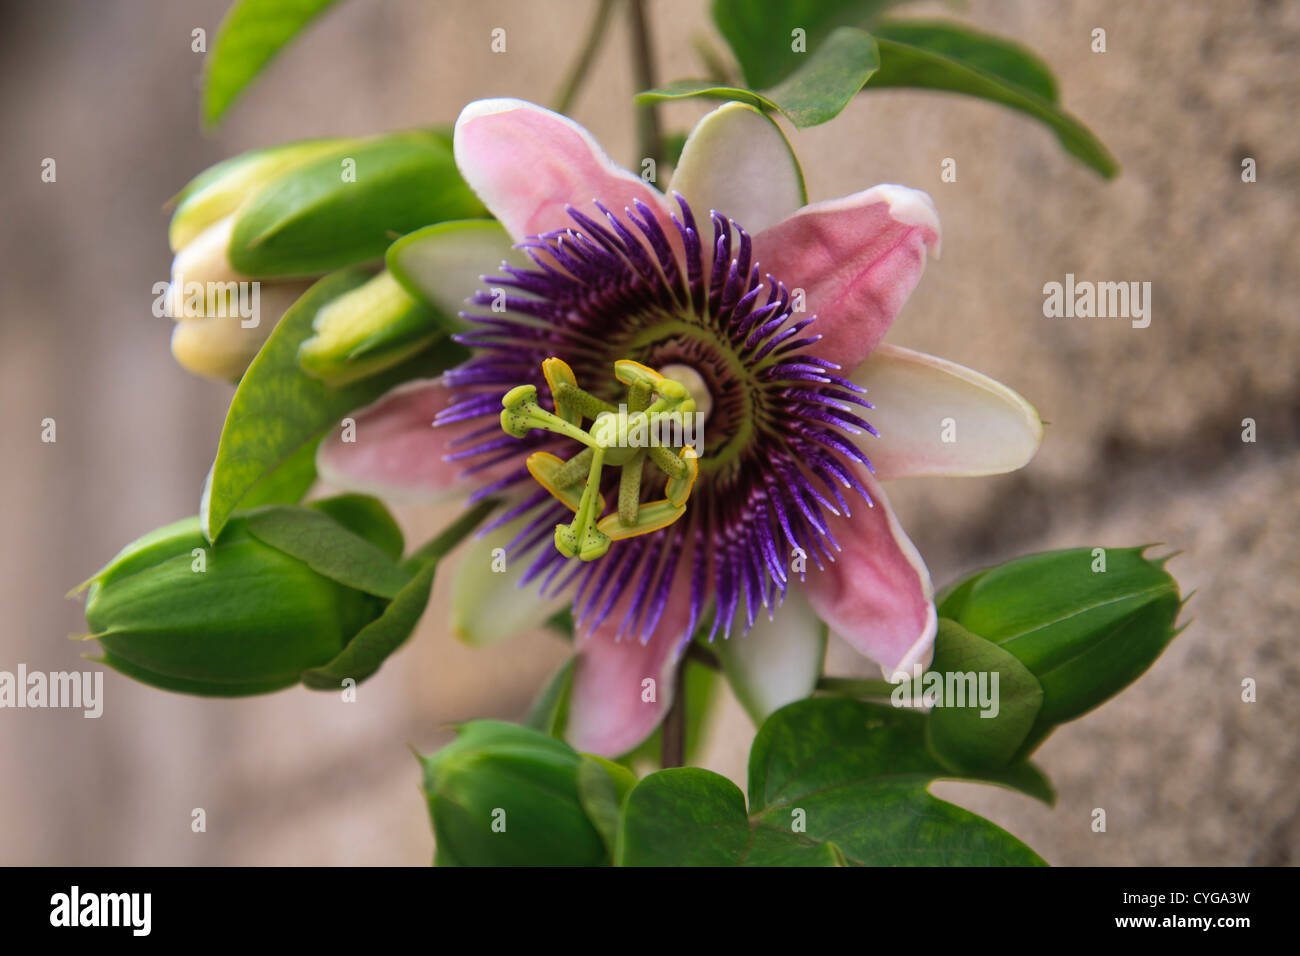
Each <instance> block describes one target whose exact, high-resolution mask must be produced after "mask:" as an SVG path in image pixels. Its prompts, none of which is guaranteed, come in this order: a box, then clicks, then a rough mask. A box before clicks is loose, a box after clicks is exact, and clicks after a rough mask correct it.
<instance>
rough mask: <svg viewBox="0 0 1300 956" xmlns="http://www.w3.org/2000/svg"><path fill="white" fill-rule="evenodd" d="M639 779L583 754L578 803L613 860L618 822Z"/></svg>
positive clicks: (603, 759) (621, 768)
mask: <svg viewBox="0 0 1300 956" xmlns="http://www.w3.org/2000/svg"><path fill="white" fill-rule="evenodd" d="M635 786H636V775H635V774H633V773H632V771H630V770H628V769H627V768H626V767H624V766H622V765H621V764H616V763H614V762H613V761H612V760H606V759H605V758H604V757H597V756H594V755H593V754H583V755H582V762H581V763H580V764H579V765H578V802H579V803H581V804H582V809H583V810H584V811H585V812H586V814H587V818H588V819H589V820H591V823H592V826H594V827H595V828H596V830H597V832H599V833H600V838H601V840H603V841H604V842H605V849H607V850H608V851H609V853H610V856H611V857H612V856H613V854H614V845H615V843H616V842H617V839H618V820H619V814H620V813H621V812H622V809H623V804H625V803H626V802H627V795H628V794H629V793H631V792H632V788H633V787H635Z"/></svg>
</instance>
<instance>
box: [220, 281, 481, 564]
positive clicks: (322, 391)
mask: <svg viewBox="0 0 1300 956" xmlns="http://www.w3.org/2000/svg"><path fill="white" fill-rule="evenodd" d="M366 278H367V276H366V273H365V272H363V271H361V270H359V269H355V270H350V271H346V272H340V273H336V274H334V275H331V276H327V277H326V278H324V279H322V280H321V281H320V282H317V283H316V284H315V285H314V286H312V287H311V288H310V289H308V290H307V292H306V293H305V294H304V295H303V297H302V298H301V299H299V300H298V301H297V302H296V303H294V304H293V305H292V306H291V307H290V308H289V310H288V311H287V312H286V313H285V314H284V317H283V318H282V319H281V320H280V322H279V324H278V325H277V326H276V327H275V330H274V331H273V332H272V333H271V336H270V338H268V339H267V341H266V344H265V345H263V346H262V350H261V351H260V352H259V353H258V354H257V357H256V358H254V359H253V362H252V364H251V365H250V366H249V367H248V371H247V372H245V373H244V377H243V379H242V380H241V381H240V383H239V387H238V388H237V389H236V391H235V395H234V398H233V399H231V402H230V410H229V412H227V414H226V424H225V427H224V428H223V429H222V432H221V441H220V444H219V445H218V446H217V455H216V461H215V462H214V463H213V465H212V471H211V472H210V473H209V475H208V482H207V485H206V487H205V488H204V491H203V500H202V504H201V505H200V510H199V513H200V517H201V520H202V524H203V529H204V533H205V534H206V535H207V536H208V539H209V540H215V539H216V537H217V535H219V534H220V533H221V529H222V528H223V527H224V526H225V524H226V520H227V519H228V518H229V517H230V513H231V512H232V511H234V509H235V507H236V506H237V505H238V504H239V502H240V501H242V500H243V499H244V498H245V497H246V496H247V495H248V494H249V492H250V491H253V490H254V489H255V488H256V487H257V486H258V485H259V484H260V483H261V482H263V481H265V480H267V479H268V478H269V477H270V476H271V475H273V474H275V473H276V471H277V470H278V469H279V468H281V467H282V466H284V465H285V464H286V462H290V461H293V460H294V455H295V454H297V453H299V452H301V450H302V448H303V446H304V445H314V444H315V443H316V442H318V441H319V440H320V438H321V436H323V435H324V434H325V433H326V432H327V431H329V430H330V429H331V428H333V427H334V426H335V425H336V424H337V423H338V421H339V420H340V419H341V418H342V417H343V416H344V415H346V414H347V413H348V412H351V411H353V410H355V409H357V408H359V407H361V406H362V405H366V404H368V403H369V402H372V401H374V400H375V399H376V398H378V397H379V396H380V395H382V394H383V393H384V392H386V391H387V390H388V389H389V388H391V387H392V386H394V385H396V384H398V383H400V382H404V381H407V380H409V379H412V378H420V377H424V376H430V375H434V374H436V373H438V372H440V371H442V370H443V369H445V368H446V367H447V366H449V365H451V364H454V363H455V362H456V361H457V360H459V357H460V355H461V354H462V352H461V350H460V347H459V346H454V345H450V344H449V343H443V342H440V343H438V344H436V345H435V346H433V347H432V348H431V349H430V350H429V351H427V352H424V353H421V354H420V355H418V356H415V357H414V358H412V359H409V360H408V361H406V362H404V363H403V364H402V365H400V366H398V367H397V368H394V369H391V370H389V371H387V372H385V373H383V374H382V375H378V376H376V377H374V378H370V379H365V380H364V381H361V382H357V383H355V384H353V385H349V386H347V387H346V388H339V389H331V388H329V387H328V386H326V385H325V384H324V383H322V382H320V381H318V380H317V379H314V378H312V377H311V376H309V375H306V374H305V373H304V372H303V371H302V370H301V369H300V368H299V367H298V346H299V345H300V344H301V343H302V341H303V339H305V338H307V337H308V336H309V335H311V334H312V327H311V323H312V318H313V317H314V316H315V315H316V310H317V309H319V308H320V307H321V306H322V305H323V304H325V303H326V302H329V301H331V300H332V299H333V298H334V297H335V296H337V295H339V294H341V293H343V292H345V291H347V290H348V289H353V288H356V287H357V286H358V285H360V284H361V283H362V282H364V281H365V280H366Z"/></svg>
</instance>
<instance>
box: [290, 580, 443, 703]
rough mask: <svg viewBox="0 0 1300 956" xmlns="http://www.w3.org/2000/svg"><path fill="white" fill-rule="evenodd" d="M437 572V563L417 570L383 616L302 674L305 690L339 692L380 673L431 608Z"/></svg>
mask: <svg viewBox="0 0 1300 956" xmlns="http://www.w3.org/2000/svg"><path fill="white" fill-rule="evenodd" d="M437 569H438V564H437V562H436V561H430V562H429V563H428V564H426V565H424V566H423V567H422V568H421V569H420V570H418V571H417V572H416V573H415V576H414V577H412V578H411V579H410V581H409V582H408V583H407V584H406V586H405V587H403V588H402V590H401V591H399V592H398V593H397V597H395V598H393V601H392V603H391V604H389V605H388V607H386V608H385V609H384V613H383V614H381V615H379V617H377V618H375V620H373V621H371V622H370V623H369V624H367V625H366V626H365V627H363V628H362V629H361V630H360V631H358V632H357V636H356V637H354V638H352V640H351V641H349V642H348V644H347V646H346V647H344V648H343V650H342V651H341V652H340V653H339V655H338V656H337V657H335V658H334V659H333V660H332V661H330V662H329V663H328V664H325V665H323V666H322V667H313V668H312V669H311V670H306V671H303V672H302V683H303V686H305V687H309V688H311V689H312V690H338V689H339V688H340V687H341V686H342V685H343V681H344V680H345V679H347V678H349V677H350V678H352V679H353V680H354V681H356V682H357V683H358V684H360V683H361V682H362V681H363V680H365V679H366V678H367V677H369V676H370V675H372V674H373V673H375V671H377V670H379V667H380V665H382V664H383V663H384V661H386V660H387V659H388V658H389V656H390V655H392V653H393V652H394V651H396V650H397V649H398V648H399V647H401V646H402V644H403V643H404V642H405V641H406V639H407V638H408V637H410V636H411V632H412V631H413V630H415V625H416V624H418V623H419V622H420V616H421V615H422V614H424V609H425V607H427V606H428V604H429V592H430V591H431V590H432V588H433V574H434V572H435V571H436V570H437Z"/></svg>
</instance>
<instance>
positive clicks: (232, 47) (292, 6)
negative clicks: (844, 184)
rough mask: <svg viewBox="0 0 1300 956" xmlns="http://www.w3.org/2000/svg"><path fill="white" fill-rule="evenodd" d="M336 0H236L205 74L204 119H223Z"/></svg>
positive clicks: (218, 32) (213, 44)
mask: <svg viewBox="0 0 1300 956" xmlns="http://www.w3.org/2000/svg"><path fill="white" fill-rule="evenodd" d="M334 2H335V0H237V2H236V3H235V4H234V6H232V7H231V8H230V11H229V12H228V13H227V14H226V16H225V19H223V20H222V21H221V26H220V28H219V29H218V30H217V35H216V38H215V39H214V40H213V43H212V52H211V53H209V54H208V59H207V63H206V66H205V70H204V78H203V122H204V123H206V124H207V125H209V126H212V125H215V124H216V123H217V122H219V121H220V120H221V118H222V116H223V115H225V112H226V110H228V109H229V108H230V105H231V104H232V103H233V102H234V101H235V99H236V98H238V96H239V95H240V94H241V93H242V92H243V91H244V88H245V87H247V86H248V84H249V83H251V82H252V81H253V79H254V78H255V77H256V76H257V74H258V73H260V72H261V71H262V69H263V68H264V67H265V66H266V64H267V63H269V62H270V61H271V59H272V58H273V57H274V56H275V55H276V54H277V53H279V52H280V50H281V49H282V48H283V47H284V46H285V45H286V44H287V43H288V42H289V41H290V40H292V39H293V38H294V37H295V36H296V35H297V34H298V32H299V31H300V30H302V29H303V27H305V26H307V24H308V23H310V22H311V21H312V20H314V19H315V18H316V17H317V16H319V15H320V14H321V13H323V12H324V11H325V10H326V9H327V8H328V7H330V6H331V5H332V4H333V3H334Z"/></svg>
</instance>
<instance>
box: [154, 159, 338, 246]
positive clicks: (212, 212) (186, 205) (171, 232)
mask: <svg viewBox="0 0 1300 956" xmlns="http://www.w3.org/2000/svg"><path fill="white" fill-rule="evenodd" d="M356 142H358V140H348V139H310V140H300V141H298V142H293V143H279V144H277V145H275V146H267V147H265V148H263V149H254V150H249V151H248V152H245V153H240V154H239V155H238V156H231V157H230V158H229V159H223V160H222V161H221V162H219V163H217V164H216V165H214V166H209V167H208V168H207V169H205V170H204V171H203V172H201V173H199V174H198V175H197V176H195V177H194V178H193V179H192V180H190V181H189V183H187V184H186V185H185V187H184V188H183V189H181V191H180V192H179V193H177V194H176V195H175V196H173V197H172V199H171V202H172V203H173V204H175V206H176V211H175V212H174V213H173V214H172V221H171V224H170V226H169V227H168V230H167V240H168V242H169V244H170V245H171V247H172V251H173V252H177V251H179V250H180V249H181V248H182V247H183V246H186V245H188V244H189V243H190V241H191V240H193V239H194V238H195V237H196V236H197V235H198V234H199V233H201V232H202V231H203V230H204V229H206V228H208V226H211V225H213V224H214V223H215V222H216V221H217V220H219V219H221V218H222V217H224V216H228V215H230V214H231V213H233V212H234V211H235V210H236V209H238V208H239V206H240V205H241V204H242V203H243V201H244V200H245V199H247V198H248V197H249V196H251V195H252V194H253V193H254V192H256V191H257V190H259V189H261V188H262V187H263V186H265V185H266V184H267V183H269V182H270V181H271V180H272V179H274V178H275V177H276V176H279V175H280V174H281V173H283V172H285V171H286V170H289V169H292V168H293V167H295V166H298V165H300V164H302V163H304V162H306V161H307V160H309V159H312V158H313V157H316V156H323V155H326V154H331V155H332V154H334V153H337V152H339V151H340V150H342V149H344V148H350V147H351V145H352V144H354V143H356Z"/></svg>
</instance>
